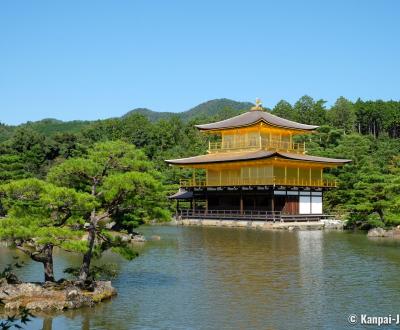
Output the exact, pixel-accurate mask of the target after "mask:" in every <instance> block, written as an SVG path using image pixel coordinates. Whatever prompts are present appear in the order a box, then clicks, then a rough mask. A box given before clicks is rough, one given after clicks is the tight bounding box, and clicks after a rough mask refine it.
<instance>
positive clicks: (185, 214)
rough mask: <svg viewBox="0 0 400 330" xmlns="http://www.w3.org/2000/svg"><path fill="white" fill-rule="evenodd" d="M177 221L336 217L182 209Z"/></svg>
mask: <svg viewBox="0 0 400 330" xmlns="http://www.w3.org/2000/svg"><path fill="white" fill-rule="evenodd" d="M176 216H177V219H214V220H245V221H254V220H255V221H273V222H275V221H279V222H310V221H311V222H312V221H320V220H328V219H329V220H333V219H335V218H336V217H335V216H334V215H329V214H283V213H282V212H280V211H257V210H243V211H240V210H190V209H180V210H178V213H177V215H176Z"/></svg>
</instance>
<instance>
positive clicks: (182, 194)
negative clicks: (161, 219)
mask: <svg viewBox="0 0 400 330" xmlns="http://www.w3.org/2000/svg"><path fill="white" fill-rule="evenodd" d="M168 198H169V199H191V198H193V191H186V190H185V189H182V188H180V189H179V190H178V192H176V193H175V194H173V195H171V196H169V197H168Z"/></svg>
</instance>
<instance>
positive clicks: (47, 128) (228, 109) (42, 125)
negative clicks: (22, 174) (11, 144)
mask: <svg viewBox="0 0 400 330" xmlns="http://www.w3.org/2000/svg"><path fill="white" fill-rule="evenodd" d="M252 106H253V104H252V103H250V102H237V101H233V100H229V99H215V100H211V101H207V102H203V103H201V104H199V105H197V106H195V107H194V108H191V109H189V110H187V111H184V112H178V113H175V112H157V111H153V110H150V109H146V108H137V109H133V110H131V111H129V112H128V113H126V114H125V115H123V116H122V117H121V118H126V117H128V116H130V115H133V114H141V115H143V116H145V117H147V118H148V119H149V120H150V121H157V120H160V119H166V118H171V117H173V116H176V117H178V118H181V119H182V120H183V121H189V120H192V119H195V118H197V119H205V120H210V119H215V120H221V119H225V118H228V117H232V116H235V115H237V114H240V113H242V112H244V111H248V110H249V109H250V108H251V107H252ZM93 122H94V121H84V120H73V121H62V120H58V119H54V118H46V119H42V120H38V121H28V122H26V123H24V124H21V125H18V126H8V125H4V124H1V123H0V142H2V141H5V140H7V139H8V138H10V137H11V135H12V134H13V132H14V130H15V129H17V128H18V127H28V128H31V129H33V130H35V131H37V132H40V133H43V134H45V135H48V136H52V135H54V134H57V133H78V132H80V131H82V130H83V129H84V128H85V127H87V126H89V125H90V124H92V123H93Z"/></svg>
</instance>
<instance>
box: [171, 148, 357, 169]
mask: <svg viewBox="0 0 400 330" xmlns="http://www.w3.org/2000/svg"><path fill="white" fill-rule="evenodd" d="M271 157H279V158H285V159H292V160H302V161H307V162H316V163H331V164H345V163H349V162H351V160H350V159H335V158H327V157H318V156H309V155H304V154H295V153H288V152H279V151H266V150H258V151H247V152H232V153H224V152H221V153H215V154H207V155H200V156H195V157H188V158H180V159H169V160H166V162H167V163H168V164H172V165H194V164H208V163H222V162H239V161H245V160H256V159H265V158H271Z"/></svg>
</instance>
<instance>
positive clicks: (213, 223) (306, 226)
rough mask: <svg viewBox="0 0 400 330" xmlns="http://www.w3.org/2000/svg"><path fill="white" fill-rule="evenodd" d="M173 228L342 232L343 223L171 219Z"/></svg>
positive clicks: (324, 221) (332, 221) (323, 221)
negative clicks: (329, 230)
mask: <svg viewBox="0 0 400 330" xmlns="http://www.w3.org/2000/svg"><path fill="white" fill-rule="evenodd" d="M170 225H173V226H203V227H221V228H247V229H259V230H289V231H291V230H323V229H333V230H343V227H344V223H343V221H340V220H320V221H309V222H294V221H293V222H266V221H257V220H254V221H245V220H213V219H182V220H175V219H173V220H172V221H171V222H170Z"/></svg>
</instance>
